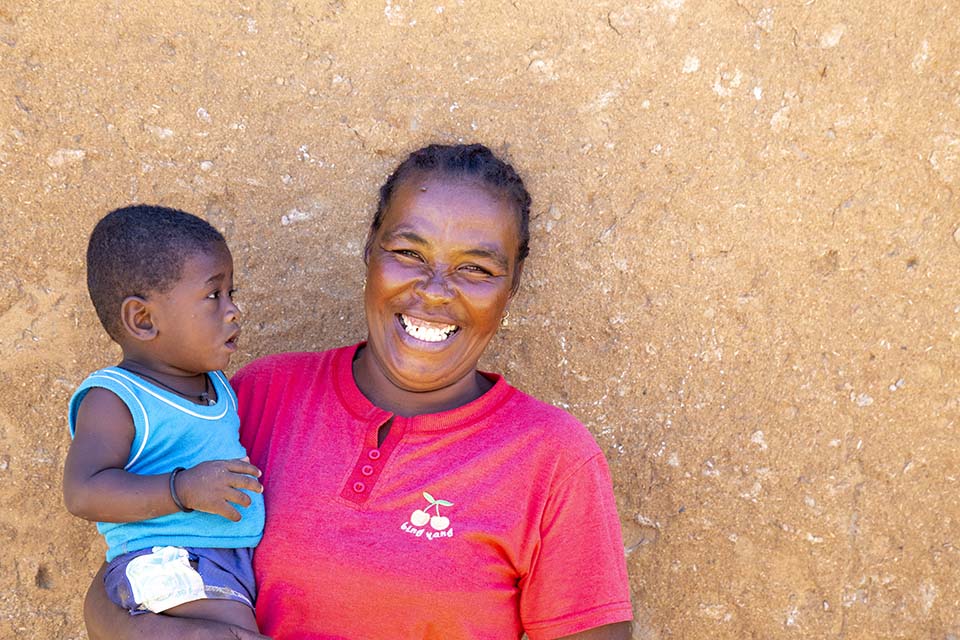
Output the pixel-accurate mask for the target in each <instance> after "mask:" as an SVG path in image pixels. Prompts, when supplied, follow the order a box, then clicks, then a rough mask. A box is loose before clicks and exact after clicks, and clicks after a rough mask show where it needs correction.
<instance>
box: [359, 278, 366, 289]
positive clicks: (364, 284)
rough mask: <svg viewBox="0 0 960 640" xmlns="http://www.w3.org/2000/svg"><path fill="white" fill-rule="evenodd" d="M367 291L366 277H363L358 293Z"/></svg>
mask: <svg viewBox="0 0 960 640" xmlns="http://www.w3.org/2000/svg"><path fill="white" fill-rule="evenodd" d="M366 290H367V276H363V282H362V283H361V284H360V291H366Z"/></svg>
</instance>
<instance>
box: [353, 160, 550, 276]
mask: <svg viewBox="0 0 960 640" xmlns="http://www.w3.org/2000/svg"><path fill="white" fill-rule="evenodd" d="M417 174H421V175H422V174H428V175H429V174H440V175H444V176H450V177H462V178H475V179H477V180H478V181H479V182H480V183H481V184H483V185H484V186H485V187H487V188H489V189H490V190H492V191H493V192H495V193H496V194H497V195H499V196H501V197H503V198H505V199H506V200H507V201H508V202H510V204H512V205H513V208H514V210H515V211H516V214H517V223H518V224H517V226H518V228H519V230H520V242H519V250H518V252H517V264H519V263H521V262H523V260H524V258H526V257H527V255H528V254H529V253H530V202H531V200H530V194H529V193H528V192H527V188H526V187H525V186H524V185H523V180H522V179H521V178H520V175H519V174H517V172H516V170H515V169H514V168H513V167H512V166H510V164H509V163H507V162H504V161H503V160H501V159H500V158H498V157H497V156H496V155H495V154H494V153H493V151H491V150H490V149H489V148H487V147H486V146H484V145H482V144H453V145H445V144H431V145H429V146H426V147H423V148H421V149H417V150H416V151H414V152H413V153H411V154H410V155H409V156H407V159H406V160H404V161H403V162H401V163H400V164H399V165H398V166H397V168H396V169H394V171H393V173H391V174H390V177H389V178H387V181H386V182H384V183H383V186H382V187H380V201H379V202H378V203H377V212H376V214H375V215H374V216H373V221H372V222H371V223H370V235H369V237H368V242H369V241H370V240H371V239H372V238H373V236H374V235H375V234H376V232H377V230H378V229H379V228H380V225H381V224H383V216H384V213H385V212H386V210H387V207H388V206H389V205H390V198H391V197H392V196H393V192H394V190H395V189H396V187H397V185H398V184H400V183H401V182H403V180H404V179H405V178H407V177H408V176H411V175H417ZM515 284H516V283H515Z"/></svg>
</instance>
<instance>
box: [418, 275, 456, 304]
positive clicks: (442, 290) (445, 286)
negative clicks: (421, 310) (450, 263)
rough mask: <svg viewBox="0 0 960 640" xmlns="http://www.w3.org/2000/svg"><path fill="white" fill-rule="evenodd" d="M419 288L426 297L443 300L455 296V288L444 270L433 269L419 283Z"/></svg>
mask: <svg viewBox="0 0 960 640" xmlns="http://www.w3.org/2000/svg"><path fill="white" fill-rule="evenodd" d="M417 290H418V291H420V293H421V295H423V296H424V297H425V298H432V299H436V300H443V299H446V298H451V297H453V290H452V288H451V287H450V283H449V282H448V281H447V278H446V276H445V274H444V273H443V271H439V270H438V271H431V272H430V273H428V274H425V275H424V276H423V278H422V279H421V280H420V282H419V283H418V285H417Z"/></svg>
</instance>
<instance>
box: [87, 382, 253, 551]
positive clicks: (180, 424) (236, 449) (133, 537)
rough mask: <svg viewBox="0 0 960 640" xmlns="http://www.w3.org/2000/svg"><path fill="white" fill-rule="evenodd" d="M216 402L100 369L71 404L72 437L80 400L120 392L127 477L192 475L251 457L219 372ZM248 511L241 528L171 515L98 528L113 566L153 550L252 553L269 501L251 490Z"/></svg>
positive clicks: (216, 519) (197, 514)
mask: <svg viewBox="0 0 960 640" xmlns="http://www.w3.org/2000/svg"><path fill="white" fill-rule="evenodd" d="M207 375H209V376H210V381H211V382H212V384H213V386H214V388H215V389H216V392H217V402H216V403H215V404H213V405H211V406H203V405H198V404H194V403H192V402H190V401H189V400H185V399H184V398H181V397H180V396H178V395H176V394H174V393H171V392H169V391H166V390H164V389H162V388H160V387H158V386H155V385H153V384H151V383H149V382H147V381H146V380H144V379H143V378H140V377H139V376H136V375H134V374H132V373H130V372H129V371H126V370H124V369H120V368H118V367H108V368H106V369H100V370H99V371H94V372H93V373H91V374H90V375H89V377H87V379H86V380H84V381H83V382H82V383H81V384H80V386H79V387H78V388H77V390H76V392H74V394H73V397H72V398H70V414H69V418H70V437H71V438H72V437H73V435H74V433H75V429H76V419H77V410H78V409H79V407H80V402H81V401H82V400H83V398H84V396H85V395H86V394H87V392H88V391H89V390H90V389H91V388H93V387H102V388H104V389H108V390H110V391H112V392H113V393H115V394H116V395H117V396H118V397H119V398H120V399H121V400H123V402H124V403H125V404H126V405H127V409H128V410H129V411H130V416H131V417H132V418H133V424H134V428H135V434H134V438H133V444H132V446H131V447H130V458H129V459H128V460H127V464H126V465H125V466H124V470H125V471H129V472H131V473H138V474H141V475H154V474H163V473H170V472H171V471H173V470H174V469H176V468H177V467H184V468H187V469H189V468H190V467H193V466H195V465H197V464H199V463H201V462H205V461H207V460H227V459H231V458H242V457H244V456H245V455H247V452H246V451H245V450H244V448H243V445H241V444H240V435H239V429H240V418H239V416H238V415H237V396H236V394H235V393H234V392H233V389H232V388H230V383H229V382H227V379H226V377H225V376H224V375H223V372H221V371H211V372H210V373H209V374H207ZM247 493H248V494H249V495H250V499H251V504H250V506H249V507H241V506H239V505H234V506H236V508H237V510H238V511H239V512H240V515H241V519H240V521H239V522H232V521H230V520H227V519H226V518H224V517H223V516H220V515H216V514H213V513H205V512H202V511H194V512H192V513H181V512H179V511H178V512H176V513H171V514H168V515H165V516H161V517H159V518H151V519H149V520H141V521H138V522H98V523H97V530H98V531H100V533H101V534H102V535H103V537H104V538H105V539H106V542H107V561H108V562H109V561H110V560H113V559H114V558H115V557H117V556H119V555H122V554H124V553H128V552H130V551H136V550H138V549H146V548H149V547H154V546H167V545H171V546H178V547H213V548H227V549H236V548H241V547H253V546H256V545H257V543H258V542H260V537H261V536H262V535H263V521H264V508H263V495H262V494H259V493H251V492H247Z"/></svg>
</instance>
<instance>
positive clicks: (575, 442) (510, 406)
mask: <svg viewBox="0 0 960 640" xmlns="http://www.w3.org/2000/svg"><path fill="white" fill-rule="evenodd" d="M503 413H504V415H505V416H506V417H508V418H509V420H510V422H512V423H513V424H522V425H523V427H524V431H526V432H527V433H533V434H535V435H536V436H537V437H538V439H539V440H540V441H541V442H543V443H544V444H545V445H546V446H556V447H558V448H559V449H562V450H565V451H568V452H573V451H576V452H578V453H579V454H580V455H586V456H592V455H595V454H597V453H600V446H599V445H598V444H597V441H596V439H594V437H593V434H592V433H591V432H590V430H589V429H587V427H586V426H584V424H583V423H582V422H580V420H578V419H577V418H576V417H575V416H574V415H572V414H571V413H570V412H568V411H567V410H566V409H564V408H562V407H559V406H556V405H553V404H550V403H548V402H544V401H543V400H540V399H538V398H535V397H533V396H531V395H530V394H528V393H526V392H524V391H521V390H519V389H516V388H514V393H513V394H512V395H511V397H510V400H509V401H508V402H507V403H506V404H505V405H504V407H503Z"/></svg>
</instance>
